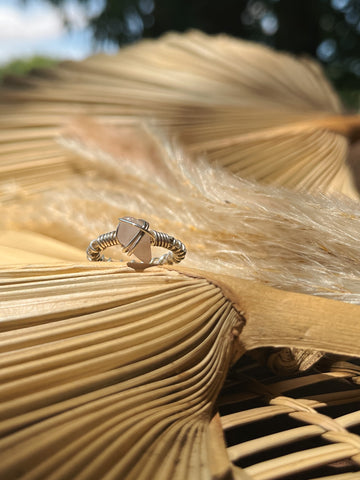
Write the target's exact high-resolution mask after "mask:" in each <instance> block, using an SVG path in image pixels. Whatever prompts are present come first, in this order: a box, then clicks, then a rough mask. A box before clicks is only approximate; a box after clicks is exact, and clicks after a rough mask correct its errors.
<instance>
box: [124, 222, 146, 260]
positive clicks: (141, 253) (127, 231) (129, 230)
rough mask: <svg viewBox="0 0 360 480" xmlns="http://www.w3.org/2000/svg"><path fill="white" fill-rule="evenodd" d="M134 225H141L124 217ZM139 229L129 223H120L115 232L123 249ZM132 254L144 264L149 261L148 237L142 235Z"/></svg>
mask: <svg viewBox="0 0 360 480" xmlns="http://www.w3.org/2000/svg"><path fill="white" fill-rule="evenodd" d="M125 218H126V219H127V220H130V221H132V222H134V223H137V224H139V225H142V221H141V220H138V219H137V218H133V217H125ZM139 231H140V229H139V228H138V227H136V226H135V225H131V224H130V223H125V222H120V223H119V225H118V228H117V231H116V235H117V238H118V240H119V242H120V243H121V245H122V246H123V247H126V246H127V245H128V244H129V243H130V242H131V241H132V240H133V239H134V238H135V237H136V236H137V234H138V233H139ZM133 254H134V255H135V256H136V258H138V259H139V260H141V261H142V262H144V263H149V262H150V260H151V243H150V235H148V234H146V233H145V234H144V235H143V237H142V238H141V240H140V242H139V243H138V244H137V246H136V248H135V250H134V252H133Z"/></svg>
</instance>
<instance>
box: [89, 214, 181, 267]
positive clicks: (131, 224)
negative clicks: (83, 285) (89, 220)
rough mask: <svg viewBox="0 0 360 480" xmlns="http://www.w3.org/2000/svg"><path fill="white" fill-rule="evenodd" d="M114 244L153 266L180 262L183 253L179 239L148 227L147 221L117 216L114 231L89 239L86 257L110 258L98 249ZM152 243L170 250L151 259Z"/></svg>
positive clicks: (92, 260)
mask: <svg viewBox="0 0 360 480" xmlns="http://www.w3.org/2000/svg"><path fill="white" fill-rule="evenodd" d="M114 245H121V247H122V251H123V252H124V253H126V254H127V255H129V256H130V255H135V257H137V258H138V259H139V260H140V261H141V262H143V263H149V264H153V265H163V264H165V263H168V264H172V263H179V262H181V260H183V259H184V258H185V255H186V247H185V245H184V244H183V243H182V242H180V240H177V239H176V238H174V237H172V236H171V235H168V234H167V233H163V232H157V231H156V230H151V229H150V228H149V224H148V222H147V221H146V220H142V219H136V218H133V217H123V218H119V225H118V226H117V229H116V230H114V231H112V232H108V233H103V234H102V235H99V236H98V238H96V239H95V240H93V241H92V242H90V245H89V246H88V248H87V250H86V254H87V258H88V260H89V261H90V262H107V261H111V259H110V258H106V257H105V256H104V255H102V253H101V252H102V251H103V250H105V248H108V247H112V246H114ZM151 246H153V247H163V248H167V249H168V250H170V252H168V253H165V254H164V255H162V256H161V257H155V258H151Z"/></svg>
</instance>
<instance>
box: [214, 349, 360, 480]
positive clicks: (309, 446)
mask: <svg viewBox="0 0 360 480" xmlns="http://www.w3.org/2000/svg"><path fill="white" fill-rule="evenodd" d="M359 373H360V368H359V366H358V365H356V363H354V362H352V361H351V362H350V361H347V362H341V361H331V362H326V361H325V362H323V364H322V365H320V366H319V367H318V368H317V369H315V368H314V369H312V370H311V371H309V372H307V373H305V374H302V375H297V376H292V377H278V376H275V375H274V374H273V373H272V372H271V371H270V370H268V369H266V368H264V367H260V366H259V365H258V364H256V363H255V362H254V361H253V360H251V359H250V358H248V357H244V358H242V359H241V360H240V361H239V362H238V364H237V365H235V366H234V368H233V369H232V370H231V372H230V375H229V377H228V380H227V383H226V385H225V386H224V389H223V391H222V394H221V396H220V398H219V401H218V405H219V409H220V414H221V423H222V427H223V430H224V433H225V439H226V444H227V453H228V456H229V458H230V460H231V461H232V462H233V465H234V467H235V468H234V470H235V472H234V476H235V478H236V470H237V467H240V468H242V469H244V470H245V472H246V473H247V474H248V475H249V477H250V478H253V479H256V480H272V479H275V478H282V479H287V480H307V479H320V478H321V479H325V478H326V479H332V480H348V479H354V480H355V479H359V478H360V437H359V434H360V389H359Z"/></svg>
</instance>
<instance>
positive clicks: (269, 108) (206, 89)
mask: <svg viewBox="0 0 360 480" xmlns="http://www.w3.org/2000/svg"><path fill="white" fill-rule="evenodd" d="M24 83H25V84H26V86H27V87H28V88H27V89H25V90H24V89H17V88H16V89H13V88H10V89H9V90H8V91H5V92H4V95H3V99H2V106H1V108H2V111H3V113H4V115H3V129H2V141H3V142H4V145H2V149H1V152H0V155H2V157H1V158H2V163H4V166H3V179H4V180H5V179H6V172H8V171H9V173H8V175H10V176H12V175H13V174H14V170H13V169H12V168H13V163H12V166H11V167H6V164H8V162H9V161H10V159H14V160H15V161H16V162H17V163H18V172H17V173H18V177H19V178H21V177H22V176H25V175H26V176H27V174H28V169H29V168H31V171H32V174H33V181H34V182H35V183H37V182H39V181H40V182H41V181H42V178H44V179H47V180H49V178H48V177H46V171H47V170H46V166H47V165H49V164H50V163H51V164H52V168H53V171H54V172H55V171H56V173H57V176H58V177H59V176H64V175H65V176H66V175H67V174H69V172H71V171H73V169H74V168H75V167H74V165H73V162H71V161H69V159H68V158H66V157H64V153H63V151H62V150H61V149H60V148H59V147H58V146H56V145H54V142H53V137H54V135H55V134H56V133H57V132H58V129H59V126H61V125H64V124H67V123H68V121H69V118H71V117H73V116H74V115H79V114H85V115H90V116H94V117H97V118H98V119H100V120H101V121H103V122H106V124H112V125H119V124H121V123H123V122H127V121H130V120H129V119H134V118H140V119H141V120H144V119H148V120H149V121H154V119H156V120H155V121H156V123H157V124H159V125H160V126H161V127H163V128H166V129H169V130H170V132H171V133H172V134H175V135H176V136H177V137H178V138H179V140H180V141H181V142H182V144H183V145H185V146H186V148H187V151H188V152H190V153H191V154H192V155H194V156H198V155H199V154H204V153H205V154H206V157H207V158H208V160H209V161H210V162H211V163H215V164H217V165H221V166H224V167H225V168H227V169H229V170H230V171H232V172H234V173H236V174H238V175H239V176H241V177H245V178H250V179H253V180H257V181H260V182H265V183H271V184H276V185H284V186H287V187H290V188H294V189H302V190H307V191H310V190H311V191H315V192H316V191H322V192H327V191H341V192H343V193H345V194H347V195H350V196H354V197H357V191H356V189H355V187H354V181H353V178H352V175H351V173H350V171H349V167H348V165H347V164H346V159H347V157H348V155H349V148H350V143H351V141H353V140H354V139H356V138H359V125H360V121H359V116H356V115H355V116H349V115H345V112H344V109H343V108H342V106H341V103H340V101H339V99H338V97H337V95H336V93H335V92H334V91H333V89H332V88H331V86H330V85H329V83H328V81H327V80H326V79H325V77H324V75H323V73H322V71H321V69H320V67H319V66H318V65H317V64H316V63H315V62H313V61H311V60H310V59H295V58H293V57H292V56H290V55H286V54H281V53H277V52H274V51H272V50H271V49H269V48H267V47H264V46H260V45H257V44H254V43H250V42H244V41H240V40H235V39H231V38H229V37H227V36H217V37H209V36H206V35H205V34H202V33H200V32H190V33H188V34H185V35H179V34H168V35H166V36H165V37H163V38H162V39H160V40H158V41H144V42H141V43H139V44H138V45H135V46H133V47H129V48H125V49H123V50H120V52H119V53H118V54H117V55H115V56H106V55H98V56H95V57H91V58H89V59H87V60H85V61H84V62H79V63H71V62H69V63H65V64H62V65H61V67H59V68H58V69H55V70H51V71H49V72H48V73H47V74H42V75H40V77H37V76H35V77H33V78H30V79H26V80H25V82H24ZM9 102H10V103H9ZM5 113H6V115H5ZM19 116H20V117H21V120H20V118H19ZM39 151H41V155H39ZM20 158H21V160H20ZM4 159H6V161H5V162H4ZM8 168H10V170H8ZM44 175H45V177H44ZM24 183H25V184H27V185H28V186H29V184H28V181H26V180H25V179H24Z"/></svg>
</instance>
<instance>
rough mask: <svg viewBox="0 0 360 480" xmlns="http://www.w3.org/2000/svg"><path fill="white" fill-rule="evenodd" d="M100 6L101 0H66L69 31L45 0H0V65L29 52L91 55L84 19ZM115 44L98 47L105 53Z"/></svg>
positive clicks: (75, 56) (64, 56) (66, 56)
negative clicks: (86, 4)
mask: <svg viewBox="0 0 360 480" xmlns="http://www.w3.org/2000/svg"><path fill="white" fill-rule="evenodd" d="M101 6H102V0H93V2H92V3H91V4H90V7H89V8H87V9H85V8H84V6H83V5H81V4H79V3H78V2H77V0H68V1H67V3H66V6H65V12H66V15H67V17H68V19H69V20H70V21H71V24H72V28H71V30H70V31H69V30H68V29H67V28H66V27H65V26H64V24H63V21H62V14H61V12H60V11H59V10H58V9H57V8H56V7H54V6H52V5H50V4H49V3H47V2H46V1H45V0H27V1H26V2H24V1H22V0H0V65H1V64H2V65H3V64H6V63H8V62H10V61H12V60H15V59H18V58H26V57H31V56H33V55H42V56H50V57H56V58H61V59H76V60H79V59H82V58H85V57H87V56H89V55H91V54H92V53H94V51H95V46H94V44H93V41H92V35H91V32H90V30H89V28H87V21H88V17H89V16H91V15H94V14H95V13H96V12H97V11H98V10H99V9H100V8H101ZM115 48H116V47H115V46H111V45H107V46H106V47H102V49H103V50H106V51H108V52H109V53H111V52H112V51H114V50H115ZM96 51H99V47H97V49H96Z"/></svg>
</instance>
